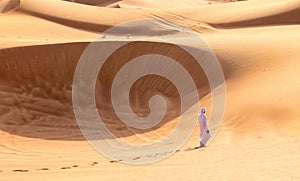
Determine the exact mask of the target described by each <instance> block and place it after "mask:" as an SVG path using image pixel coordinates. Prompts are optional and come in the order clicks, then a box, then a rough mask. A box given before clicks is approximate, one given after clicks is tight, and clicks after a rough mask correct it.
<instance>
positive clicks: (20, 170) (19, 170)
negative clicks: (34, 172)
mask: <svg viewBox="0 0 300 181" xmlns="http://www.w3.org/2000/svg"><path fill="white" fill-rule="evenodd" d="M13 172H29V170H23V169H16V170H13Z"/></svg>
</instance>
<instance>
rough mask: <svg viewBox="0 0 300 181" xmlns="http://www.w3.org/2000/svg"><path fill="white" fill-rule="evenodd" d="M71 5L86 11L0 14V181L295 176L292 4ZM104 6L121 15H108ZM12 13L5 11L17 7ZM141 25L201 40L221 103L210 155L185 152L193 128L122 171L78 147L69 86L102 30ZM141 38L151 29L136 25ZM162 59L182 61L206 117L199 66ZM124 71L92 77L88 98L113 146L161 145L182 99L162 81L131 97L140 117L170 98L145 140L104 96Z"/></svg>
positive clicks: (162, 49) (147, 83)
mask: <svg viewBox="0 0 300 181" xmlns="http://www.w3.org/2000/svg"><path fill="white" fill-rule="evenodd" d="M15 2H17V1H1V2H0V10H1V9H2V12H4V11H3V10H4V9H6V8H5V7H8V6H7V4H9V3H11V4H13V5H14V3H15ZM78 2H80V3H84V4H80V3H75V2H66V1H58V0H47V1H46V0H44V1H39V0H24V1H21V4H20V5H19V8H18V9H17V10H15V11H14V12H9V13H5V14H3V15H1V16H0V24H1V26H0V41H1V44H0V48H1V49H0V95H1V99H0V140H1V142H0V159H1V162H0V178H1V180H20V179H23V180H40V179H43V180H54V179H55V180H141V179H143V180H154V179H155V180H204V179H207V180H293V179H294V180H297V179H299V178H300V174H299V173H300V170H299V168H300V167H299V166H300V165H299V161H300V155H299V149H300V144H299V143H300V136H299V133H300V122H299V118H300V113H299V111H298V110H299V106H300V95H299V92H300V79H299V72H300V62H299V59H300V53H299V52H300V48H299V47H300V46H299V42H300V26H299V16H300V14H299V13H300V4H299V1H297V0H294V1H293V0H289V1H280V0H275V1H267V0H250V1H242V2H232V3H210V4H209V3H207V1H203V2H202V1H185V2H183V1H174V2H173V3H171V4H170V2H169V1H161V2H160V3H157V2H156V1H150V0H147V1H131V0H125V1H120V2H119V1H113V2H112V1H97V2H96V1H93V2H92V1H78ZM101 3H102V5H101ZM103 3H104V4H103ZM195 3H197V4H195ZM99 4H100V5H99ZM112 4H114V6H115V5H116V4H118V6H115V7H119V8H111V7H105V6H109V5H112ZM168 5H170V6H168ZM100 6H101V7H100ZM9 7H10V8H9V9H10V10H9V11H11V10H14V9H15V6H13V7H12V6H9ZM5 12H6V10H5ZM148 17H149V18H151V17H157V18H161V19H166V20H169V21H175V22H177V23H179V24H182V25H185V26H188V27H190V28H192V29H193V30H195V31H198V32H200V33H201V34H202V36H203V38H204V39H205V40H206V41H207V43H208V44H209V46H210V47H211V48H212V49H213V50H214V52H215V53H216V55H217V57H218V58H219V60H220V63H221V65H222V69H223V71H224V75H225V78H226V85H227V102H226V110H225V115H224V120H223V124H222V126H221V129H220V131H219V133H218V135H217V136H216V138H215V140H214V141H213V142H212V143H211V144H210V145H209V146H208V147H207V148H206V149H204V150H201V151H199V150H197V151H185V149H186V148H188V147H193V146H196V145H197V144H198V139H199V138H198V132H199V128H198V127H196V128H195V131H194V133H193V135H192V136H191V138H190V139H189V140H188V142H187V144H186V145H185V146H184V147H183V148H182V149H181V150H180V151H179V152H177V153H175V154H174V155H173V156H172V157H170V158H168V159H166V160H163V161H161V162H158V163H154V164H151V165H146V166H130V165H124V164H120V163H116V162H114V161H111V160H109V159H107V158H105V157H104V156H102V155H100V154H98V153H97V152H96V151H95V150H93V149H92V148H91V147H90V146H89V145H88V143H87V142H86V141H85V139H84V137H83V136H82V134H81V132H80V130H79V128H78V126H77V124H76V121H75V119H74V113H73V110H72V100H71V95H72V79H73V74H74V70H75V67H76V64H77V62H78V59H79V57H80V55H81V53H82V52H83V50H84V49H85V48H86V46H87V45H88V43H89V42H90V41H92V40H94V39H95V38H96V37H97V36H98V33H99V32H102V31H104V30H106V29H108V28H109V27H111V26H113V25H117V24H119V23H121V22H125V21H130V20H134V19H139V18H148ZM138 28H141V29H142V28H144V29H146V30H149V32H150V31H151V27H149V26H147V25H144V24H143V25H140V27H138ZM143 33H145V34H147V32H146V31H145V32H143ZM170 33H171V32H170ZM117 36H120V37H122V38H123V37H124V36H128V35H121V34H120V35H117ZM153 47H154V48H153ZM127 48H131V49H133V50H134V51H132V53H128V51H127V53H126V49H125V50H123V51H125V54H124V52H122V50H121V51H120V54H121V55H122V56H123V58H124V61H125V60H129V59H130V58H131V57H134V56H136V55H138V54H142V53H145V52H148V51H150V50H151V51H157V52H158V53H168V49H169V48H170V45H168V44H155V43H153V42H140V43H135V44H131V45H130V46H128V47H127ZM124 55H126V56H124ZM119 56H120V55H118V54H116V55H115V57H112V59H118V57H119ZM169 56H171V57H174V58H175V59H178V57H182V59H180V58H179V62H180V63H181V64H183V65H184V66H185V67H186V68H187V69H188V70H189V72H190V73H191V74H192V75H193V76H194V79H195V82H196V84H197V87H198V89H199V93H200V94H201V98H202V100H201V105H204V106H206V107H208V108H210V102H211V98H210V94H209V89H208V86H207V82H206V79H205V77H204V76H198V75H203V71H202V70H201V68H194V67H195V66H194V65H193V64H192V63H190V57H189V56H187V55H186V54H185V53H184V52H181V51H176V53H174V52H169ZM187 62H188V63H187ZM122 64H124V62H122V61H117V62H116V61H114V62H111V63H108V64H107V65H106V67H107V70H110V71H104V72H103V73H102V74H100V77H101V78H100V77H99V81H98V83H97V89H98V90H99V92H98V94H97V95H96V96H97V101H98V102H97V103H98V106H99V112H100V113H101V114H103V115H104V116H105V122H106V124H107V126H108V127H109V129H110V130H111V131H112V132H113V133H114V134H115V135H117V136H118V137H120V138H121V139H125V140H127V141H129V142H135V143H141V142H143V143H144V142H153V141H155V140H159V139H160V138H162V137H164V136H166V135H167V134H168V132H170V131H171V130H172V129H173V128H174V126H175V124H176V121H177V116H178V109H179V107H178V94H177V92H176V90H175V88H174V87H173V86H172V85H171V84H170V82H168V81H166V80H164V79H162V78H161V77H155V76H150V77H146V78H145V79H142V80H140V81H139V82H137V83H136V84H135V87H133V91H132V92H131V100H132V101H133V102H134V103H133V104H132V106H133V110H134V111H136V112H137V113H139V114H147V113H148V111H149V109H148V107H146V106H145V105H146V103H147V102H148V100H149V97H150V96H151V94H152V93H151V91H150V92H149V91H147V90H149V89H150V90H153V91H154V92H159V93H161V94H163V95H165V96H166V97H168V98H169V101H168V102H169V106H170V107H169V109H168V113H167V119H166V120H165V121H164V122H163V123H162V124H161V125H160V126H159V127H157V128H156V129H155V130H151V131H150V130H144V131H140V130H135V129H131V128H129V127H127V126H125V125H123V124H121V123H120V122H119V121H118V120H117V118H116V115H115V114H114V113H113V110H112V108H111V102H110V101H109V100H107V95H109V92H110V89H109V86H110V84H111V81H112V78H113V75H114V73H115V71H117V70H118V69H119V68H120V66H122ZM195 104H199V103H195ZM208 113H209V112H208ZM132 159H135V158H132Z"/></svg>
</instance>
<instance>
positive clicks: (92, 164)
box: [90, 162, 98, 166]
mask: <svg viewBox="0 0 300 181" xmlns="http://www.w3.org/2000/svg"><path fill="white" fill-rule="evenodd" d="M97 164H98V162H93V163H90V165H91V166H94V165H97Z"/></svg>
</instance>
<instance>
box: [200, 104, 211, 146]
mask: <svg viewBox="0 0 300 181" xmlns="http://www.w3.org/2000/svg"><path fill="white" fill-rule="evenodd" d="M205 112H206V108H205V107H202V108H201V112H200V114H199V115H198V122H199V125H200V148H202V147H204V146H205V145H206V143H207V141H208V140H209V138H210V137H211V134H210V132H209V128H208V122H207V118H206V115H205Z"/></svg>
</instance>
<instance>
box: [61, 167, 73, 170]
mask: <svg viewBox="0 0 300 181" xmlns="http://www.w3.org/2000/svg"><path fill="white" fill-rule="evenodd" d="M60 169H63V170H65V169H71V167H61V168H60Z"/></svg>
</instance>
